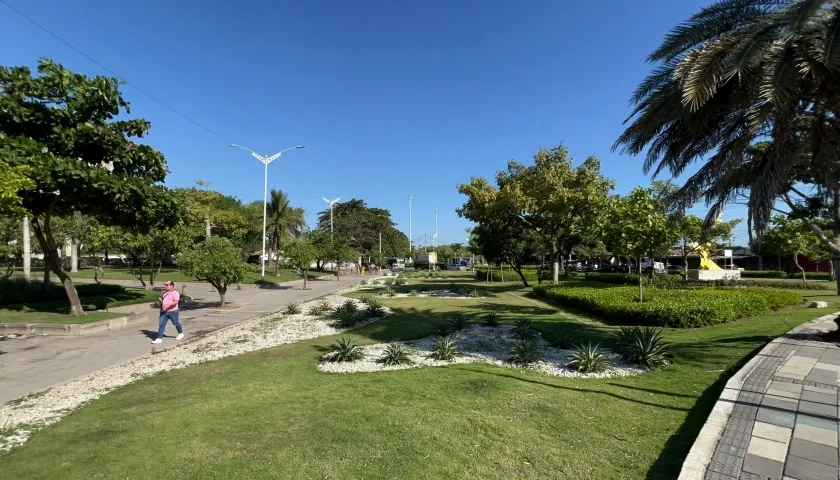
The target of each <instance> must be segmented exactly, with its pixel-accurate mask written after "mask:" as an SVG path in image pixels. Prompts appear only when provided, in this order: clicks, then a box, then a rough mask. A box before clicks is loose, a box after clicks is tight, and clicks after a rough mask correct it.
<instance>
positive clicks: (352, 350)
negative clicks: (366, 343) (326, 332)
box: [324, 337, 365, 362]
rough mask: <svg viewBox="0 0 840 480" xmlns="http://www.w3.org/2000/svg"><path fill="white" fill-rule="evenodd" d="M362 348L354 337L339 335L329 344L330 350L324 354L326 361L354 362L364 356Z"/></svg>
mask: <svg viewBox="0 0 840 480" xmlns="http://www.w3.org/2000/svg"><path fill="white" fill-rule="evenodd" d="M364 356H365V354H364V352H363V351H362V348H361V347H359V345H358V344H357V343H356V339H355V338H344V337H341V338H339V339H338V340H336V342H335V343H334V344H332V346H331V350H330V352H329V353H327V354H326V355H325V356H324V360H326V361H328V362H355V361H356V360H361V359H362V358H364Z"/></svg>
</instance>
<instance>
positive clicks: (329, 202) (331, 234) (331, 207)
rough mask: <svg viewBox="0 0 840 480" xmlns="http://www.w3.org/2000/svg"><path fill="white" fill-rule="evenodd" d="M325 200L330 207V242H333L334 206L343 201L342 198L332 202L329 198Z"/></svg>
mask: <svg viewBox="0 0 840 480" xmlns="http://www.w3.org/2000/svg"><path fill="white" fill-rule="evenodd" d="M321 198H323V197H321ZM323 200H324V201H325V202H327V204H328V205H329V206H330V241H331V242H332V240H333V205H335V204H336V203H338V201H339V200H341V197H336V198H334V199H332V200H330V199H328V198H323Z"/></svg>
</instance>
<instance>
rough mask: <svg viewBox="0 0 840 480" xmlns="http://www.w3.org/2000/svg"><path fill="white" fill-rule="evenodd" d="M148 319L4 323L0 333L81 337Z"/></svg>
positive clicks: (142, 315)
mask: <svg viewBox="0 0 840 480" xmlns="http://www.w3.org/2000/svg"><path fill="white" fill-rule="evenodd" d="M148 319H149V317H148V315H147V314H146V313H145V312H143V313H138V314H134V315H128V316H125V317H119V318H112V319H110V320H101V321H99V322H91V323H71V324H57V323H6V324H0V333H5V334H12V333H13V334H17V335H37V334H42V335H62V336H75V337H79V336H83V335H90V334H93V333H100V332H105V331H108V330H114V329H117V328H126V327H131V326H134V325H139V324H141V323H143V322H146V321H147V320H148Z"/></svg>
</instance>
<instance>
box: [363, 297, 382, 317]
mask: <svg viewBox="0 0 840 480" xmlns="http://www.w3.org/2000/svg"><path fill="white" fill-rule="evenodd" d="M365 313H366V314H367V316H368V317H370V318H374V317H381V316H384V315H385V308H384V307H383V306H382V304H381V303H380V302H379V300H376V299H372V300H371V301H369V302H368V304H367V310H365Z"/></svg>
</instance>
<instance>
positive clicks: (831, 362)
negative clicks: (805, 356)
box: [820, 355, 840, 365]
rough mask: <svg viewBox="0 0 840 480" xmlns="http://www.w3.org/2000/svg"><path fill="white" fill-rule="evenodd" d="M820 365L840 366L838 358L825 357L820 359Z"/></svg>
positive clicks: (839, 358) (839, 357)
mask: <svg viewBox="0 0 840 480" xmlns="http://www.w3.org/2000/svg"><path fill="white" fill-rule="evenodd" d="M820 363H828V364H829V365H840V356H834V355H833V356H831V357H827V356H825V355H823V356H821V357H820Z"/></svg>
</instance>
